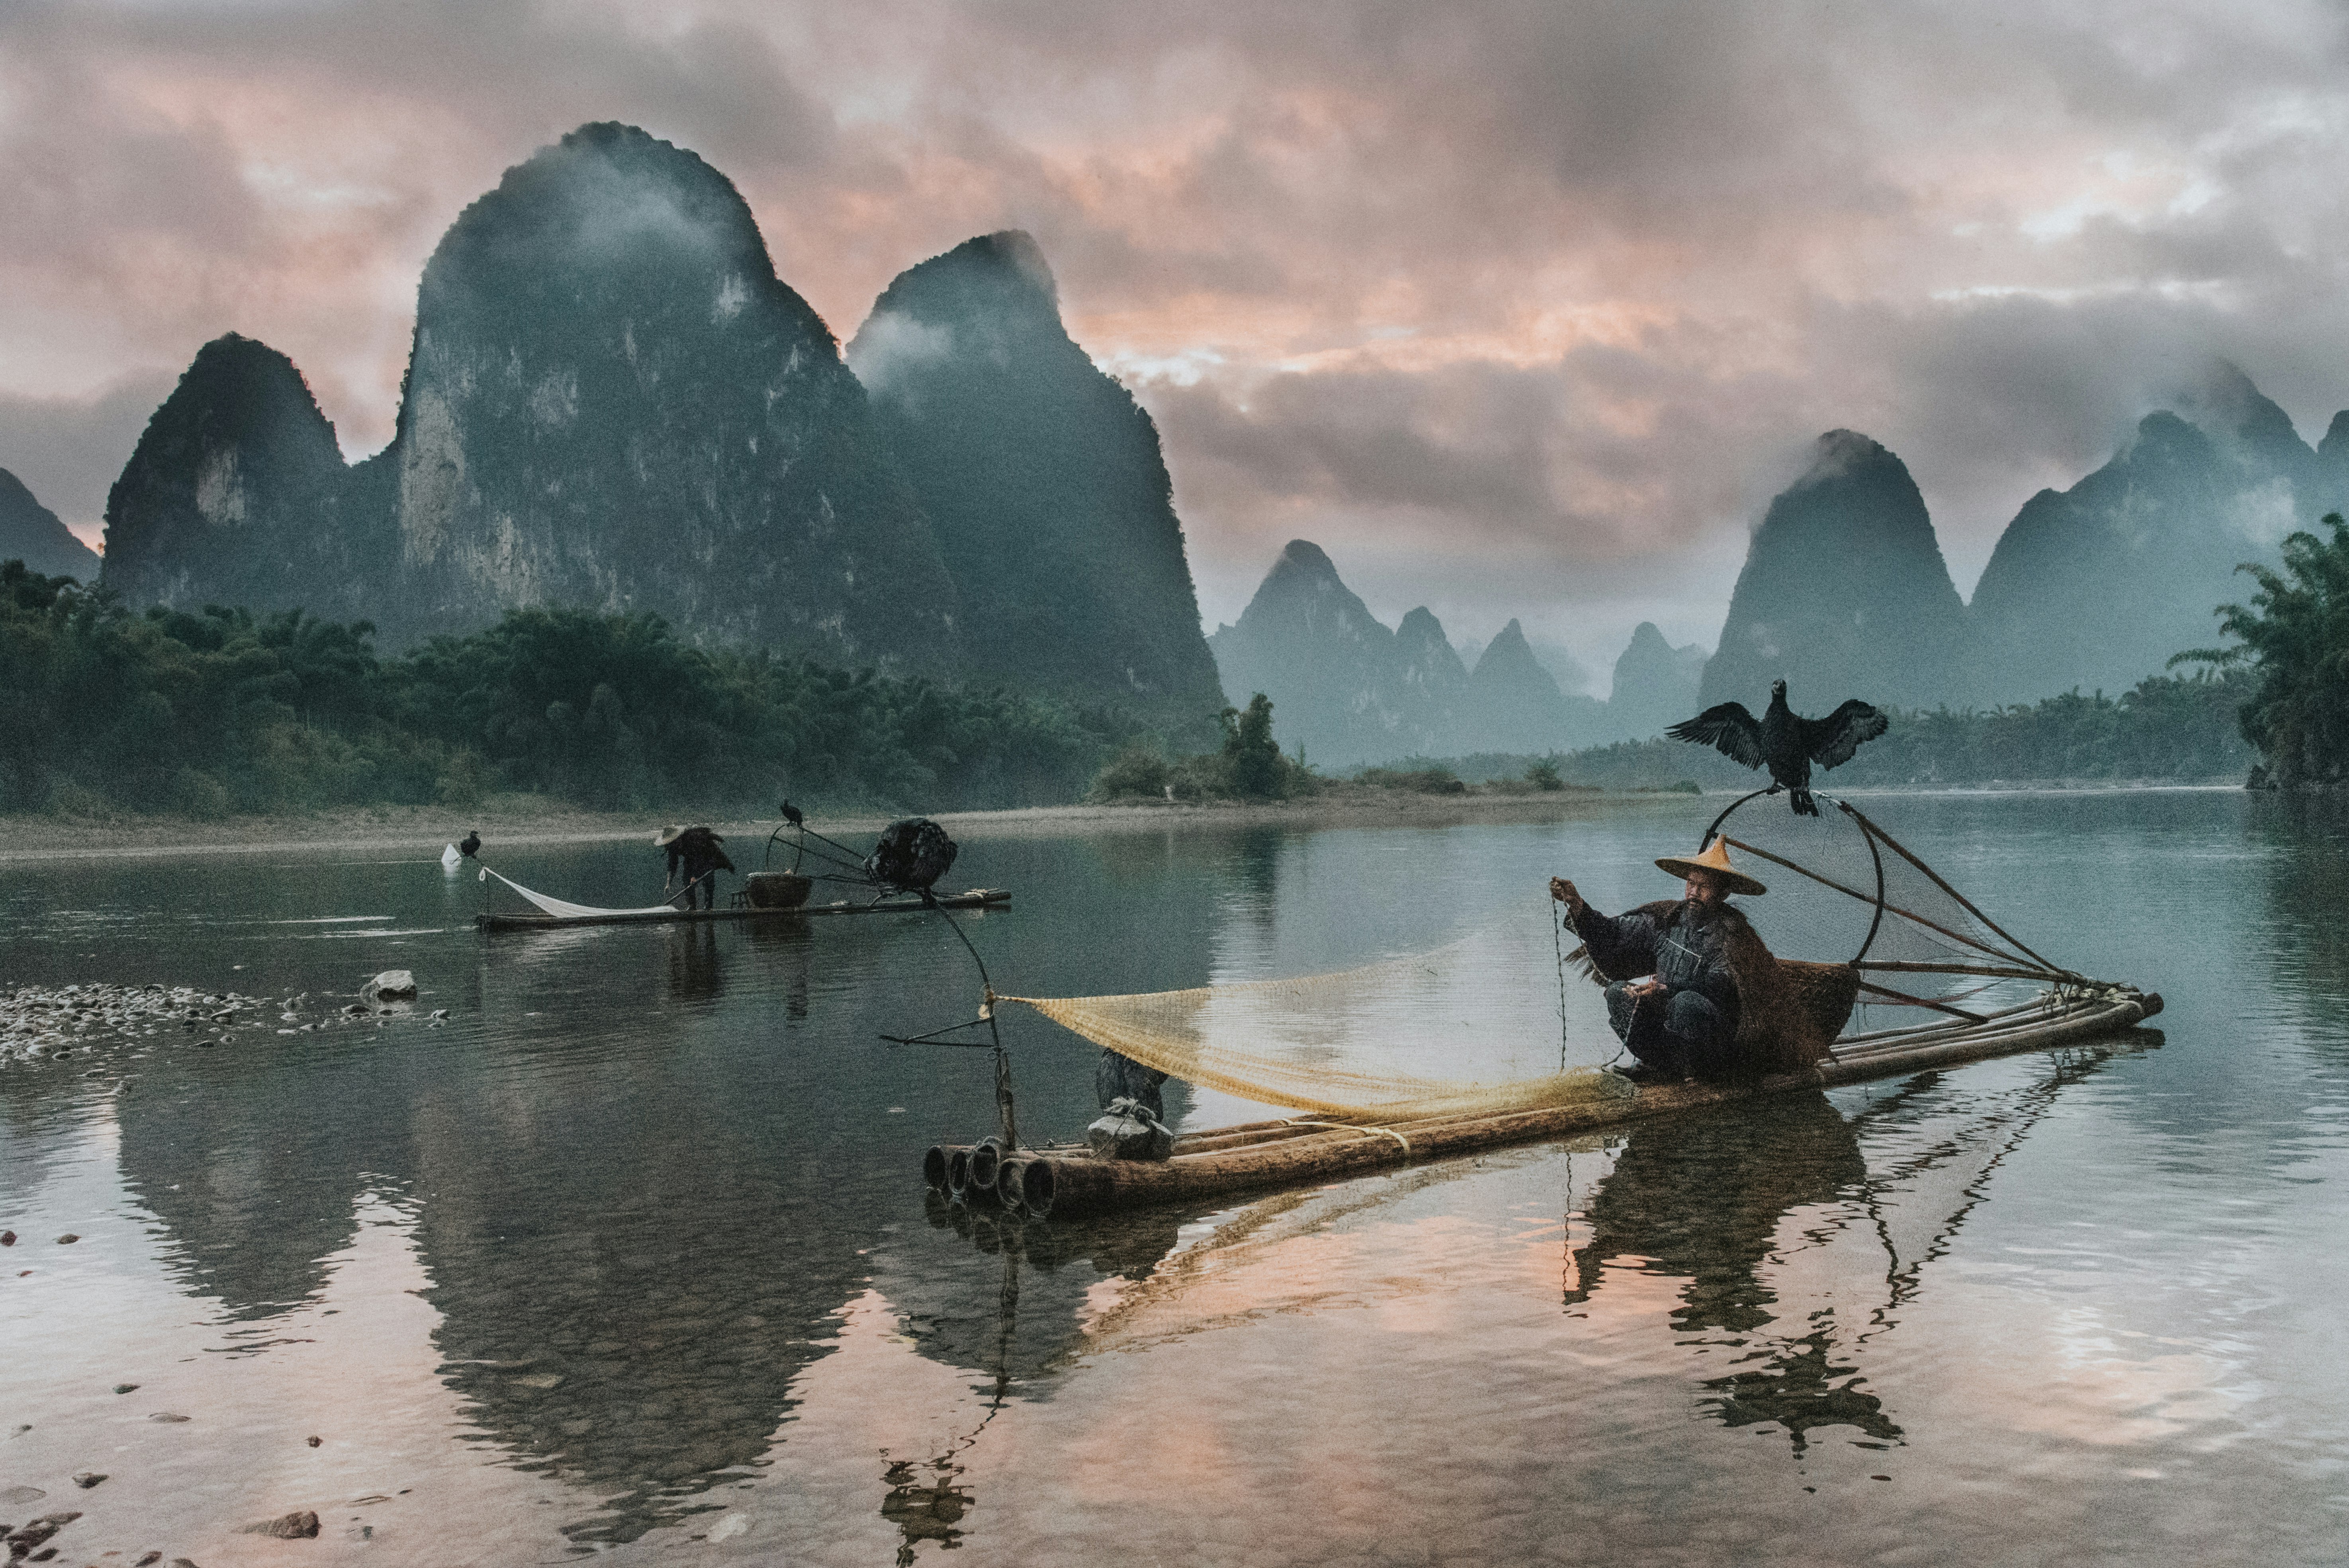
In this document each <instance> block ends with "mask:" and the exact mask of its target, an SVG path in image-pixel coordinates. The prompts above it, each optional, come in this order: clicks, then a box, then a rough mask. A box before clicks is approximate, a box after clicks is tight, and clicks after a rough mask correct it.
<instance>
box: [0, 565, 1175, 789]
mask: <svg viewBox="0 0 2349 1568" xmlns="http://www.w3.org/2000/svg"><path fill="white" fill-rule="evenodd" d="M370 634H371V628H370V627H368V626H367V625H366V624H364V623H361V624H355V625H346V624H334V623H327V622H322V621H319V620H317V619H316V618H315V617H312V616H309V615H306V614H303V613H302V612H300V611H298V610H292V611H285V612H282V613H279V614H270V615H264V616H255V615H254V614H252V613H251V612H249V611H245V610H241V609H227V608H222V607H219V606H208V607H207V608H206V609H205V610H204V611H203V612H202V614H188V613H186V612H182V611H165V610H160V609H159V610H151V611H149V612H148V613H147V614H143V615H141V614H132V613H131V612H129V611H128V610H125V609H124V608H123V607H122V606H121V605H120V604H119V603H116V602H114V601H113V600H112V599H111V598H110V597H109V596H108V595H105V594H103V593H90V592H88V591H86V590H83V589H82V588H80V587H79V586H78V585H77V584H75V583H70V582H68V581H67V580H66V579H63V578H47V577H43V576H40V575H38V574H36V573H28V572H26V570H25V569H24V567H23V566H22V565H21V564H19V563H16V562H9V563H8V564H6V565H5V567H0V732H5V734H6V735H7V736H8V737H9V745H8V746H7V747H6V748H5V751H0V810H64V811H94V810H107V809H124V810H168V811H182V812H187V813H191V814H194V815H201V816H211V815H219V814H222V813H226V812H232V811H274V810H306V809H312V808H316V807H323V806H331V805H343V804H354V803H359V802H375V801H384V802H419V803H420V802H429V801H434V800H441V801H447V802H450V803H452V804H454V803H464V802H469V801H471V800H473V799H478V798H479V797H480V796H481V795H483V794H485V793H488V792H491V791H495V790H502V789H521V790H533V791H540V792H543V793H547V794H551V795H555V796H559V797H561V798H563V799H567V800H572V801H576V802H579V803H581V804H585V805H592V806H599V807H645V806H651V805H654V804H658V803H679V804H682V803H686V802H692V803H696V804H708V805H734V804H756V803H763V802H766V801H769V800H771V799H772V798H773V797H774V796H775V795H776V794H777V793H778V792H779V791H780V792H789V793H791V794H793V795H795V796H798V797H801V798H802V799H807V800H810V801H836V802H842V803H848V802H855V803H870V804H875V805H886V806H901V805H902V806H907V807H920V808H923V809H930V810H943V809H947V808H952V807H963V808H969V807H984V806H1005V805H1020V804H1030V803H1037V802H1042V801H1053V800H1065V799H1074V798H1075V797H1076V796H1077V795H1079V794H1080V793H1081V792H1082V791H1083V789H1084V788H1085V786H1086V784H1087V782H1088V781H1089V780H1090V779H1091V778H1092V774H1093V772H1094V771H1095V770H1096V769H1098V768H1099V767H1100V765H1101V763H1102V759H1103V758H1106V757H1107V756H1108V755H1109V754H1110V752H1111V751H1112V749H1114V748H1115V746H1116V745H1117V744H1118V743H1119V742H1121V741H1123V740H1125V739H1128V738H1131V735H1130V731H1129V730H1128V729H1126V728H1124V727H1123V723H1124V721H1123V720H1121V719H1118V718H1116V717H1113V716H1109V715H1104V714H1098V713H1092V712H1090V711H1087V710H1082V709H1080V708H1076V707H1071V706H1068V705H1065V704H1060V703H1053V702H1048V701H1040V700H1037V699H1034V698H1029V697H1022V696H1013V695H1010V694H1007V693H1004V692H999V691H974V690H964V689H957V688H955V687H951V686H943V685H940V684H937V683H935V682H932V681H929V680H926V679H920V678H899V677H889V676H876V675H874V674H873V673H871V672H869V671H865V672H853V671H848V670H841V669H833V668H829V667H826V666H824V665H817V664H814V663H812V662H809V661H807V660H804V659H800V658H794V657H789V656H785V655H777V654H772V653H767V652H756V651H729V652H721V653H716V654H711V653H707V652H704V651H702V650H699V649H695V648H689V647H687V646H685V645H682V644H680V643H679V642H678V640H677V639H676V638H675V637H673V636H672V635H671V634H670V633H669V630H668V628H667V625H666V624H663V623H662V622H661V620H660V619H659V618H658V617H657V616H653V615H634V616H627V615H597V614H589V613H586V612H584V611H563V610H558V611H543V610H529V611H515V612H512V613H510V614H507V615H506V616H505V618H504V619H503V620H502V621H501V622H500V623H499V624H496V625H494V626H492V627H490V628H489V629H487V630H485V631H482V632H478V633H474V634H471V635H467V636H450V637H439V638H435V639H434V640H432V641H431V642H430V643H428V644H426V645H424V646H423V647H421V648H419V649H418V650H416V651H415V652H414V653H412V654H409V655H407V656H405V657H401V658H397V659H389V660H386V659H379V658H378V657H377V656H376V655H375V653H374V651H373V649H372V646H371V645H370Z"/></svg>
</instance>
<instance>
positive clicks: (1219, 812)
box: [0, 779, 2242, 864]
mask: <svg viewBox="0 0 2349 1568" xmlns="http://www.w3.org/2000/svg"><path fill="white" fill-rule="evenodd" d="M2241 787H2242V786H2241V785H2240V783H2237V782H2233V781H2219V782H2191V783H2189V782H2182V781H2176V780H2164V779H2146V780H2131V781H2127V782H2110V781H2098V782H2094V783H2089V782H2066V781H2047V782H2031V783H2016V784H2002V785H1993V786H1987V787H1982V786H1977V787H1974V788H1969V789H1930V790H1918V789H1890V790H1883V789H1856V790H1853V791H1851V792H1850V793H1851V795H1852V798H1853V799H1855V800H1858V799H1868V797H1870V796H1877V795H1885V794H1895V795H1907V794H2039V793H2057V794H2087V793H2106V792H2136V791H2148V790H2165V791H2166V790H2174V789H2195V790H2221V789H2223V790H2236V789H2241ZM1692 799H1697V797H1693V796H1690V795H1685V794H1679V793H1674V792H1671V791H1656V792H1651V791H1636V792H1629V793H1622V794H1617V793H1613V792H1606V793H1598V792H1592V791H1587V790H1563V791H1559V792H1557V793H1553V794H1541V793H1537V792H1526V793H1523V794H1519V793H1515V792H1511V793H1506V794H1504V793H1498V792H1495V793H1483V792H1479V793H1476V794H1472V795H1422V794H1417V793H1413V792H1408V791H1402V790H1392V789H1346V790H1342V791H1333V792H1331V793H1330V794H1327V795H1317V796H1314V797H1312V798H1310V799H1302V800H1273V801H1255V802H1241V801H1236V800H1218V801H1210V802H1206V803H1204V804H1195V805H1194V804H1177V803H1173V802H1164V801H1156V800H1140V801H1131V802H1122V803H1120V804H1117V805H1106V806H1105V805H1077V806H1030V807H1023V808H1019V809H1017V810H1004V811H947V812H940V813H939V814H938V819H937V820H939V821H940V822H942V823H944V824H945V825H946V827H947V830H948V831H949V832H952V833H954V834H955V835H956V836H957V837H965V836H968V837H971V838H1005V837H1020V836H1027V835H1034V834H1050V833H1064V832H1070V831H1077V832H1102V831H1107V832H1118V831H1136V832H1144V831H1147V832H1164V831H1170V830H1171V831H1181V830H1186V829H1206V830H1218V829H1225V828H1234V827H1251V826H1255V825H1257V824H1258V823H1280V824H1286V825H1293V826H1297V827H1373V826H1381V827H1384V826H1393V827H1444V826H1448V825H1451V824H1454V823H1462V822H1551V821H1568V820H1573V819H1575V818H1578V817H1586V816H1589V815H1591V814H1593V813H1596V812H1602V811H1604V812H1613V811H1622V810H1676V809H1677V808H1679V807H1681V806H1684V805H1686V804H1687V803H1688V802H1690V801H1691V800H1692ZM1702 799H1706V800H1709V801H1713V802H1716V805H1715V809H1716V810H1718V809H1719V807H1721V806H1726V805H1727V804H1729V802H1730V801H1731V800H1732V799H1735V797H1734V796H1733V795H1731V794H1729V793H1728V792H1727V791H1711V792H1708V793H1707V794H1706V795H1705V796H1704V797H1702ZM890 815H891V813H887V812H883V811H863V812H858V811H843V812H841V813H839V814H837V815H834V814H832V813H824V814H822V815H819V816H816V817H815V818H813V819H812V826H814V827H816V828H817V829H819V830H821V831H823V832H825V833H829V834H830V835H832V836H833V837H834V838H838V839H843V840H848V841H855V840H857V839H860V838H870V837H871V836H872V835H873V834H874V832H876V831H878V830H879V829H880V828H881V827H882V825H883V824H884V823H885V822H887V821H888V820H889V819H890ZM684 820H695V819H693V818H692V817H691V816H690V815H685V816H680V815H678V814H676V813H669V814H666V815H665V814H663V813H661V812H658V811H589V810H580V809H578V808H574V807H570V806H564V805H563V804H561V803H559V802H555V801H549V800H544V799H537V798H534V797H530V796H516V797H511V798H508V799H502V800H498V801H493V802H492V803H490V804H488V805H483V806H478V807H471V808H466V809H460V810H451V809H450V808H448V807H441V806H370V807H354V808H352V809H350V810H339V811H321V812H316V813H314V814H310V815H305V816H278V817H232V818H227V819H223V820H214V821H198V820H190V819H186V818H174V817H125V818H119V819H116V820H107V821H67V820H59V819H57V818H54V817H23V816H18V817H11V816H0V864H6V863H8V862H10V861H61V860H109V859H119V858H123V857H135V856H142V855H237V854H266V853H272V852H277V851H288V850H301V849H305V848H322V847H327V846H332V847H335V848H340V849H383V850H410V851H439V850H440V847H441V846H442V845H444V844H447V843H450V842H452V841H455V840H457V839H460V838H462V837H463V836H464V834H465V831H466V830H467V829H469V828H471V829H478V830H480V831H481V837H482V839H483V841H485V842H488V843H491V844H553V843H588V842H597V841H605V842H616V841H621V840H624V839H634V838H638V837H643V838H645V839H647V840H649V839H650V838H651V836H652V834H653V831H654V830H656V829H657V827H658V826H659V825H660V824H661V823H662V822H664V821H684ZM705 820H706V819H705ZM717 826H718V829H719V831H720V832H722V833H724V834H725V835H726V836H727V837H728V838H729V839H730V840H749V839H755V840H757V841H764V840H765V837H766V835H767V834H768V833H770V832H771V831H773V830H774V828H775V826H776V824H775V821H774V820H773V819H771V818H770V819H768V820H764V821H751V820H735V821H723V822H719V823H718V824H717Z"/></svg>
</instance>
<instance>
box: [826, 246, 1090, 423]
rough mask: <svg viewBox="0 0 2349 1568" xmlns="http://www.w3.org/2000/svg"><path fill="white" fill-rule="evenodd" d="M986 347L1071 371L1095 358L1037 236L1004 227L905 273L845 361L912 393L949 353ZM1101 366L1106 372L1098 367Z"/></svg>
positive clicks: (1010, 358) (870, 383)
mask: <svg viewBox="0 0 2349 1568" xmlns="http://www.w3.org/2000/svg"><path fill="white" fill-rule="evenodd" d="M973 356H985V357H986V359H988V361H990V362H991V364H992V365H993V366H994V367H996V368H997V369H1006V368H1009V367H1010V366H1012V365H1013V363H1014V362H1015V361H1019V360H1026V361H1030V362H1033V363H1035V364H1038V365H1045V364H1051V365H1056V366H1057V367H1058V368H1059V369H1060V371H1061V373H1062V374H1063V375H1071V376H1072V375H1074V374H1075V372H1076V366H1075V364H1074V362H1075V361H1077V360H1083V362H1084V364H1085V366H1087V367H1091V366H1092V360H1091V359H1090V358H1089V357H1087V356H1086V355H1085V353H1084V350H1082V349H1081V348H1079V347H1078V346H1077V344H1076V340H1075V339H1074V338H1071V336H1070V335H1069V331H1068V328H1067V327H1066V326H1065V325H1062V324H1061V291H1060V287H1059V285H1058V284H1055V283H1054V282H1053V280H1052V269H1051V267H1050V265H1049V264H1048V263H1046V262H1045V260H1044V253H1043V251H1042V250H1041V249H1040V248H1039V247H1038V245H1037V243H1036V242H1035V240H1034V239H1032V238H1031V237H1030V236H1029V235H1028V234H1027V233H1026V232H1023V231H1021V230H1018V229H1005V230H1002V231H1000V232H997V233H993V234H981V235H979V236H978V238H977V239H975V240H966V241H964V242H962V243H961V244H959V245H957V246H956V247H955V248H954V249H953V250H951V251H948V252H947V253H944V254H942V255H936V256H932V257H931V258H930V259H929V260H928V261H926V262H922V263H917V264H916V265H914V266H911V267H908V268H906V269H905V271H904V272H902V273H898V274H897V275H896V277H895V278H894V279H892V280H891V281H890V284H889V286H888V287H887V288H886V289H885V290H884V291H882V294H881V297H880V298H879V299H877V300H874V302H873V312H872V314H871V315H868V316H866V317H865V318H864V325H863V326H860V327H858V328H857V329H856V335H855V337H854V338H853V339H852V340H851V341H850V343H849V345H848V363H849V365H850V366H852V367H854V370H855V371H856V376H857V379H858V380H860V381H862V382H864V386H865V389H866V390H867V391H869V392H872V393H873V394H874V396H876V397H911V396H914V395H915V393H916V388H917V387H919V386H920V385H921V384H922V383H923V382H924V380H925V379H926V378H929V377H930V376H931V375H932V374H934V373H936V372H937V371H938V370H940V369H941V368H942V367H943V366H944V364H945V362H946V361H948V360H951V359H960V360H963V361H965V362H968V361H969V360H970V359H971V358H972V357H973ZM1095 374H1099V372H1098V371H1096V372H1095Z"/></svg>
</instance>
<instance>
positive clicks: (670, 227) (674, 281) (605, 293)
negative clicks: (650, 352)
mask: <svg viewBox="0 0 2349 1568" xmlns="http://www.w3.org/2000/svg"><path fill="white" fill-rule="evenodd" d="M754 295H756V296H759V297H761V299H762V300H763V301H764V302H765V303H766V304H768V305H769V306H770V308H780V309H781V311H782V312H783V313H784V314H786V315H788V316H789V318H790V321H791V325H792V326H793V327H795V328H797V329H798V331H799V332H801V333H804V334H805V335H807V336H808V337H810V338H812V339H813V340H815V341H817V342H819V343H821V344H822V346H823V348H824V349H826V350H831V349H833V348H834V347H835V345H834V343H833V336H832V332H831V329H830V328H829V327H827V326H825V325H824V324H823V320H822V319H821V318H820V317H818V316H817V315H816V314H815V312H814V311H813V310H812V308H810V306H809V305H808V304H807V302H806V301H804V300H802V298H800V296H799V295H798V294H796V293H794V292H793V291H792V289H790V288H789V287H787V286H786V285H784V284H782V283H781V281H780V280H779V279H778V278H777V277H776V275H775V268H774V263H773V261H772V259H771V257H770V256H769V255H768V253H767V244H766V241H765V239H764V238H763V237H762V236H761V234H760V232H759V225H758V222H757V220H756V219H754V218H753V217H752V216H751V213H750V204H749V203H748V202H746V201H743V200H742V196H741V192H740V191H737V190H736V189H735V188H734V183H733V181H730V180H729V179H727V178H726V176H724V175H723V174H720V173H719V171H718V170H715V169H713V168H711V167H710V166H709V164H708V163H706V162H704V161H703V160H702V159H701V158H700V157H699V156H698V154H696V153H693V152H690V151H688V150H686V149H684V148H681V147H678V146H676V145H674V144H672V143H670V142H667V141H663V140H661V139H658V138H657V137H654V136H652V135H651V134H649V133H647V132H646V131H644V130H640V129H637V128H636V127H635V126H632V125H620V124H616V123H614V122H610V121H604V122H600V123H596V124H592V125H583V126H581V127H580V128H579V129H576V130H574V131H572V132H570V133H569V134H568V135H566V136H564V138H563V139H562V140H560V141H558V142H556V143H555V144H554V146H552V147H544V148H541V149H540V150H538V151H536V152H534V153H533V154H532V155H531V156H530V157H529V158H527V159H525V160H523V161H522V162H520V163H518V164H516V165H514V166H513V167H512V168H511V169H509V170H506V171H505V175H504V177H503V178H502V179H501V180H500V181H498V185H497V189H495V190H493V191H490V192H488V193H487V194H486V195H484V196H482V197H481V198H480V199H479V200H478V201H474V202H473V203H472V205H471V206H470V207H467V208H466V209H465V211H463V212H462V213H460V214H459V216H458V218H457V221H456V222H454V223H453V224H451V225H450V228H449V232H447V233H446V234H444V235H443V236H442V237H441V241H440V245H439V246H438V247H437V248H436V249H435V250H434V252H433V253H432V259H431V260H430V261H429V262H428V263H426V264H425V268H424V283H423V286H422V288H421V289H420V290H419V294H418V299H417V315H418V317H419V321H422V320H438V321H441V322H444V323H446V324H448V325H457V324H458V323H459V322H461V321H463V320H465V319H467V318H470V317H473V316H475V315H487V316H489V317H491V318H492V319H493V320H494V319H497V318H507V319H511V318H514V317H527V316H533V315H537V316H546V315H554V316H564V315H573V316H575V315H579V314H581V313H583V312H592V311H595V310H596V309H597V308H598V307H603V308H616V309H619V310H622V311H631V310H633V311H636V312H639V313H644V314H646V315H649V316H651V317H655V318H658V317H670V318H681V317H683V316H686V315H701V316H705V317H707V318H709V319H710V320H711V321H712V323H713V324H720V325H722V324H724V323H727V322H729V321H730V320H731V319H732V318H734V317H736V316H739V315H740V314H741V313H742V311H743V309H744V308H745V307H746V306H747V305H748V304H750V301H751V299H752V297H753V296H754Z"/></svg>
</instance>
